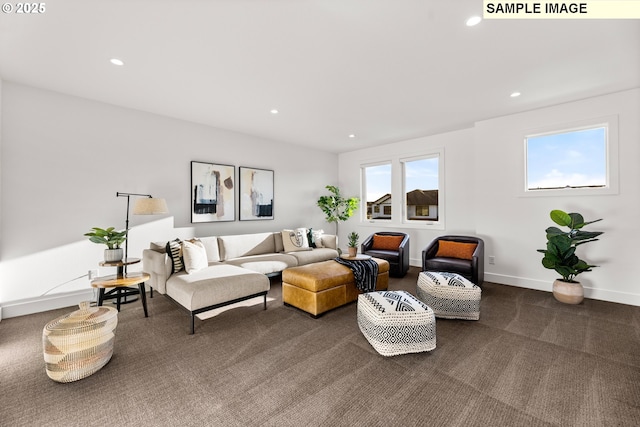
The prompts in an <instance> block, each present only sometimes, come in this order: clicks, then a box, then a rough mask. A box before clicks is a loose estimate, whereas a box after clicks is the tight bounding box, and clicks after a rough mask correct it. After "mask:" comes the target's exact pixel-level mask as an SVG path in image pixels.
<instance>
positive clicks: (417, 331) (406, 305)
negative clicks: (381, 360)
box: [358, 291, 436, 356]
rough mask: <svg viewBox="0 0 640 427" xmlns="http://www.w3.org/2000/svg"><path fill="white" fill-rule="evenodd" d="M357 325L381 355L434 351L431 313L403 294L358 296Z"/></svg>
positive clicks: (388, 292)
mask: <svg viewBox="0 0 640 427" xmlns="http://www.w3.org/2000/svg"><path fill="white" fill-rule="evenodd" d="M358 326H359V327H360V331H362V334H363V335H364V336H365V338H366V339H367V341H369V343H370V344H371V346H372V347H373V348H374V349H375V350H376V351H377V352H378V353H380V354H381V355H383V356H395V355H398V354H405V353H418V352H422V351H431V350H433V349H434V348H436V319H435V317H434V315H433V311H432V310H431V309H430V308H429V307H427V306H426V305H425V304H423V303H422V302H420V301H419V300H418V299H417V298H416V297H414V296H413V295H411V294H410V293H408V292H405V291H381V292H369V293H366V294H361V295H358Z"/></svg>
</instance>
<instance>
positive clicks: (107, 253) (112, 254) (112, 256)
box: [104, 248, 124, 262]
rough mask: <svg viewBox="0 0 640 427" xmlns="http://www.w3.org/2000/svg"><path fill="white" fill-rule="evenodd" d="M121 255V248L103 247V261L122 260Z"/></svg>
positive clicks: (122, 251) (122, 252)
mask: <svg viewBox="0 0 640 427" xmlns="http://www.w3.org/2000/svg"><path fill="white" fill-rule="evenodd" d="M123 256H124V250H123V249H122V248H118V249H105V250H104V261H105V262H116V261H122V257H123Z"/></svg>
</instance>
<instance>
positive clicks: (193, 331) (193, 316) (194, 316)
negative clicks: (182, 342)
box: [191, 313, 196, 335]
mask: <svg viewBox="0 0 640 427" xmlns="http://www.w3.org/2000/svg"><path fill="white" fill-rule="evenodd" d="M195 323H196V315H195V314H194V313H191V335H193V334H194V333H195Z"/></svg>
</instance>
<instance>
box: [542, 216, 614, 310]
mask: <svg viewBox="0 0 640 427" xmlns="http://www.w3.org/2000/svg"><path fill="white" fill-rule="evenodd" d="M550 216H551V220H552V221H553V222H555V223H556V224H558V225H561V226H564V227H568V228H569V231H562V230H561V229H559V228H558V227H549V228H547V229H546V230H545V231H546V233H547V249H538V252H541V253H543V254H544V258H542V265H543V266H544V267H545V268H549V269H552V270H555V271H556V272H557V273H558V274H560V276H562V278H561V279H557V280H555V281H554V282H553V296H554V297H555V298H556V299H557V300H558V301H560V302H564V303H567V304H580V303H581V302H582V300H583V299H584V289H583V287H582V284H581V283H580V282H578V281H576V280H574V279H575V277H576V276H577V275H578V274H580V273H584V272H587V271H591V269H592V268H593V267H597V265H590V264H588V263H587V262H586V261H583V260H581V259H580V258H578V256H577V255H576V254H575V252H576V248H577V247H578V246H579V245H583V244H585V243H589V242H595V241H596V240H598V239H596V237H598V236H599V235H601V234H602V233H603V232H602V231H583V230H582V227H584V226H585V225H587V224H592V223H594V222H597V221H601V219H596V220H594V221H588V222H585V221H584V218H583V217H582V215H580V214H579V213H566V212H563V211H561V210H553V211H551V214H550Z"/></svg>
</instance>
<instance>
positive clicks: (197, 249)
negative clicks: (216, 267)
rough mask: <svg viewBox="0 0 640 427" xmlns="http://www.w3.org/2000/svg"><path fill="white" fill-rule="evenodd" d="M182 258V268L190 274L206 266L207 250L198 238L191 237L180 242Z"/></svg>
mask: <svg viewBox="0 0 640 427" xmlns="http://www.w3.org/2000/svg"><path fill="white" fill-rule="evenodd" d="M182 258H183V259H184V269H185V270H186V271H187V273H189V274H191V273H194V272H196V271H198V270H202V269H203V268H206V267H207V266H208V265H209V263H208V262H207V251H206V249H205V248H204V245H203V244H202V242H201V241H200V240H197V239H193V240H191V241H188V240H185V241H184V242H182Z"/></svg>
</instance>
